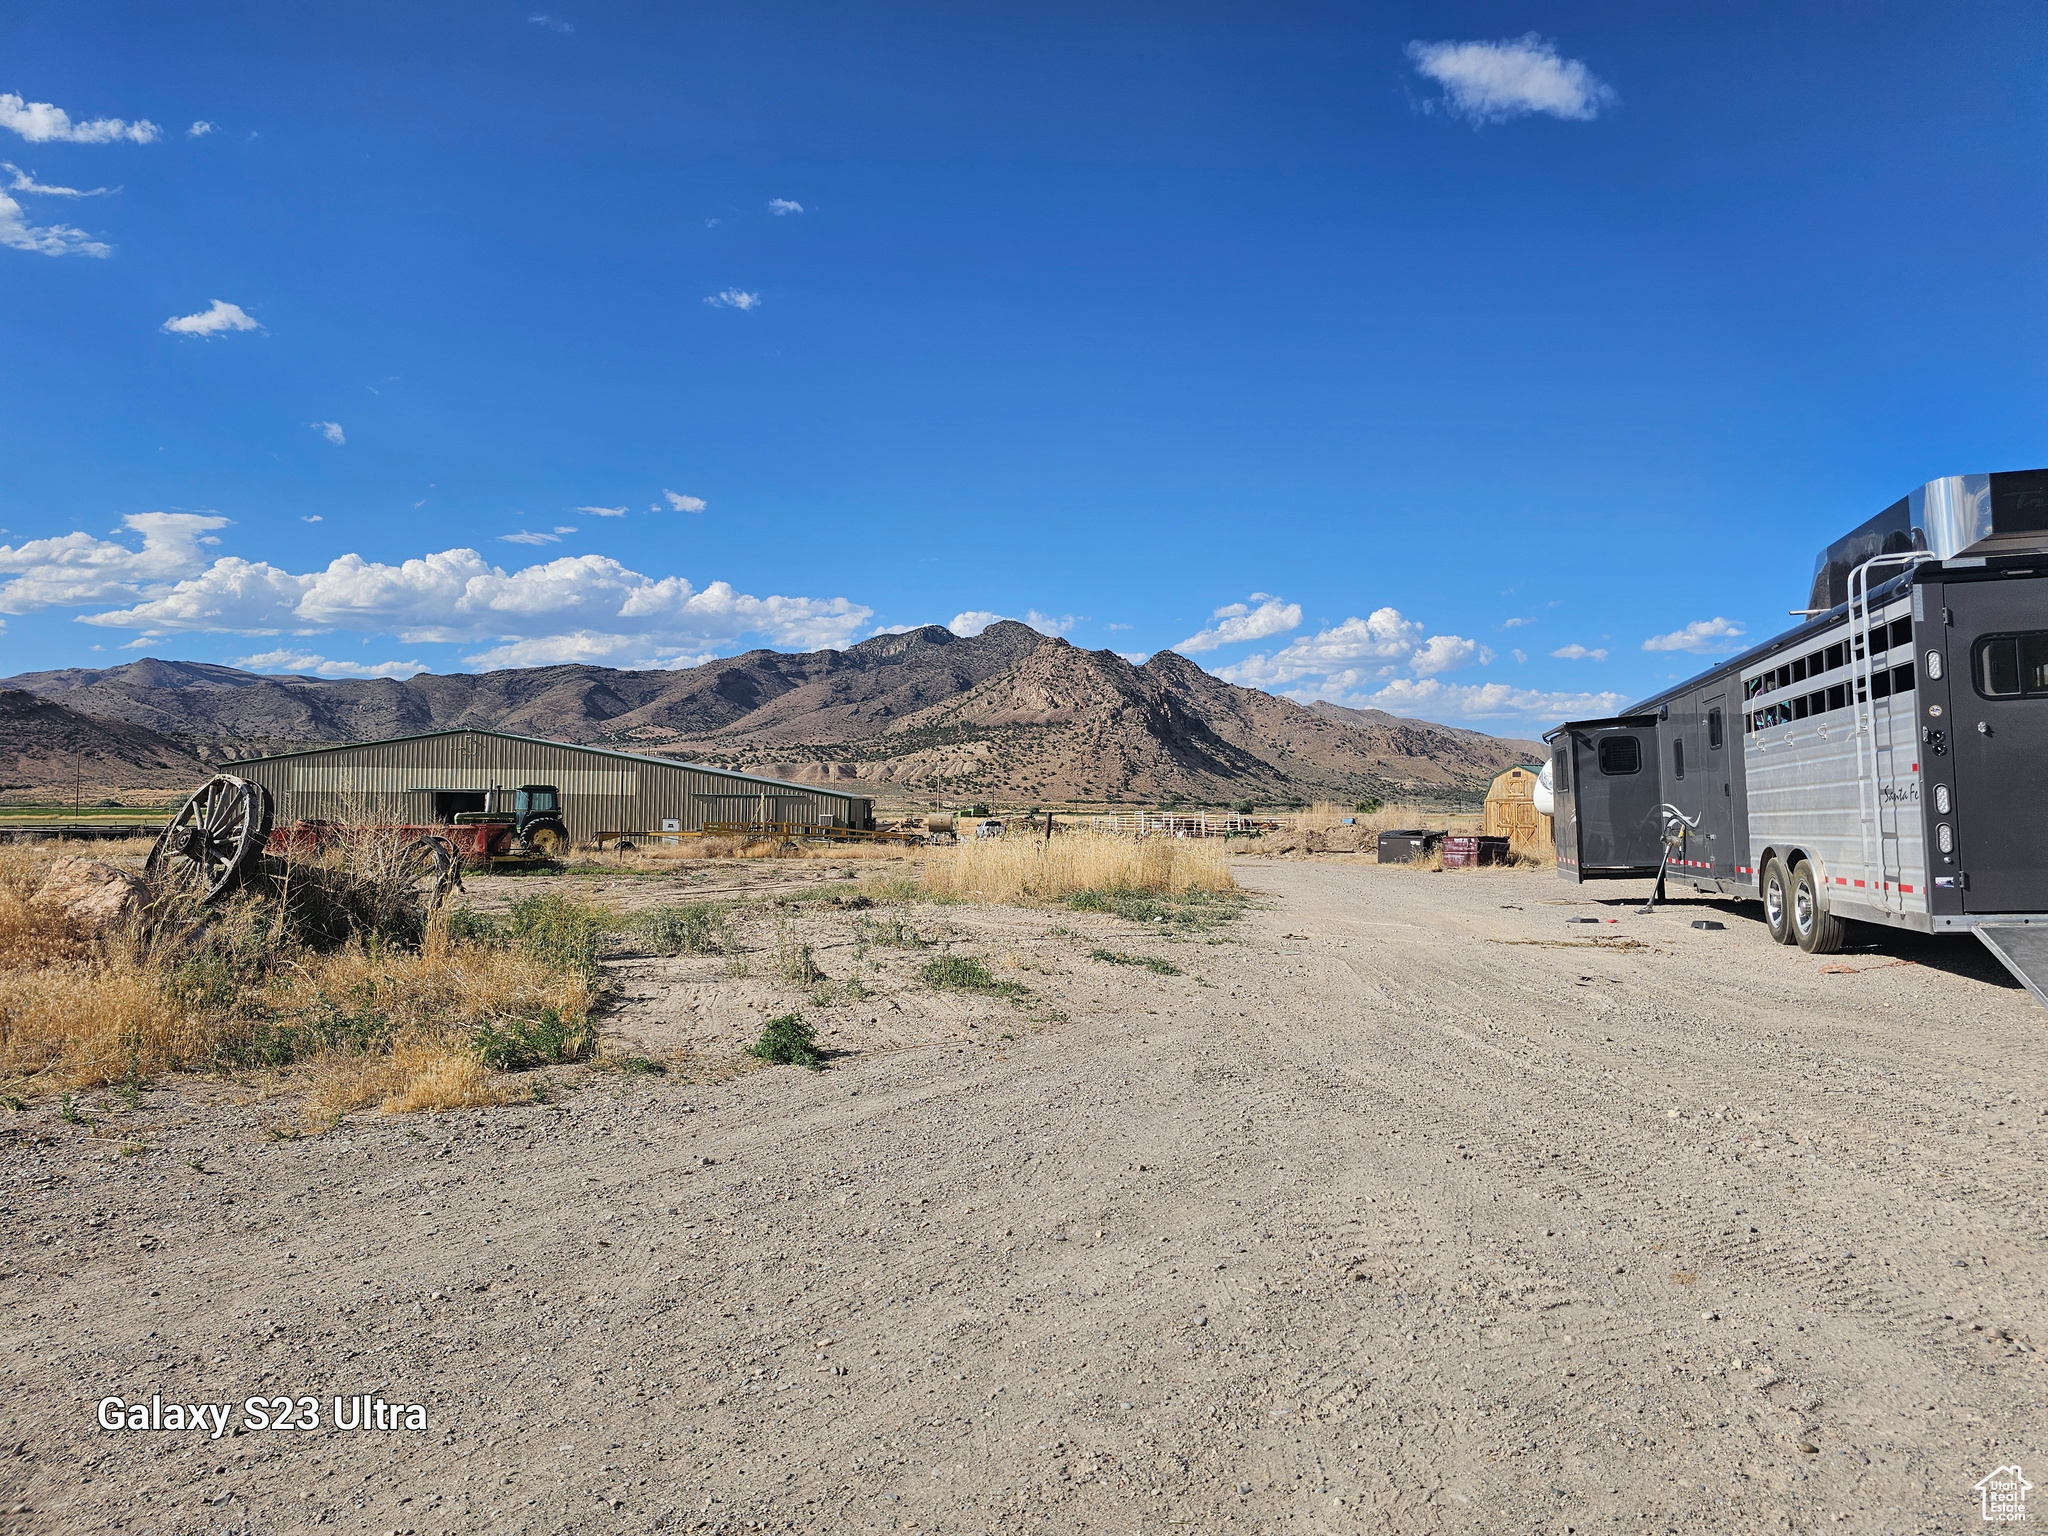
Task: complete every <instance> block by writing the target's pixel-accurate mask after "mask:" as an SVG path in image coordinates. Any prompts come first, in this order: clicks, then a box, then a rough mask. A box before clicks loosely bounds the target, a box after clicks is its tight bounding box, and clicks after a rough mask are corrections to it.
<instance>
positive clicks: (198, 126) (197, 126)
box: [185, 117, 220, 139]
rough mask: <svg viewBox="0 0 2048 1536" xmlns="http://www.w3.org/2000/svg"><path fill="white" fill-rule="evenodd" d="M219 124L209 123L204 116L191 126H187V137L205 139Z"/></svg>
mask: <svg viewBox="0 0 2048 1536" xmlns="http://www.w3.org/2000/svg"><path fill="white" fill-rule="evenodd" d="M219 126H220V124H218V123H209V122H208V121H206V119H205V118H203V117H202V118H201V119H200V120H199V121H198V122H196V123H194V124H193V125H192V126H191V127H190V128H187V129H186V130H185V137H187V138H188V139H203V138H205V137H206V136H207V135H208V134H209V133H211V132H213V130H214V129H216V128H218V127H219Z"/></svg>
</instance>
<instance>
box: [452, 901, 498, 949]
mask: <svg viewBox="0 0 2048 1536" xmlns="http://www.w3.org/2000/svg"><path fill="white" fill-rule="evenodd" d="M443 921H444V922H446V923H447V925H448V937H449V938H451V939H453V940H454V941H455V942H456V943H458V944H481V945H484V946H486V947H487V948H491V949H495V948H497V947H498V946H499V945H501V944H503V943H504V942H505V925H504V924H503V923H500V922H497V921H496V920H494V919H492V918H488V917H486V916H484V914H483V913H481V912H479V911H477V910H476V909H475V908H474V907H469V906H461V907H453V908H450V909H449V911H448V914H447V916H446V917H445V918H444V919H443Z"/></svg>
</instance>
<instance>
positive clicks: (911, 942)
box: [853, 913, 932, 949]
mask: <svg viewBox="0 0 2048 1536" xmlns="http://www.w3.org/2000/svg"><path fill="white" fill-rule="evenodd" d="M853 938H854V942H855V943H856V944H857V945H859V946H861V947H862V948H866V947H867V946H869V945H878V946H880V947H881V948H883V949H930V948H931V947H932V941H931V940H930V939H928V938H926V937H925V936H924V935H923V934H921V933H919V932H918V931H917V930H916V929H915V928H913V927H912V926H911V925H910V924H909V923H906V922H905V921H904V920H903V917H902V914H901V913H891V914H890V915H889V917H888V918H887V919H886V920H878V919H876V918H871V917H865V916H864V917H859V918H856V919H855V920H854V924H853Z"/></svg>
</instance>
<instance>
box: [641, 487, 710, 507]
mask: <svg viewBox="0 0 2048 1536" xmlns="http://www.w3.org/2000/svg"><path fill="white" fill-rule="evenodd" d="M661 497H662V500H664V501H666V502H667V503H668V504H669V508H670V510H671V511H675V512H702V511H703V510H704V508H705V507H706V505H708V503H706V501H705V500H704V498H703V497H701V496H683V495H679V494H678V493H677V492H675V491H669V490H664V491H663V492H662V493H661ZM654 510H655V511H657V512H659V511H660V510H661V508H659V507H656V508H655V509H654Z"/></svg>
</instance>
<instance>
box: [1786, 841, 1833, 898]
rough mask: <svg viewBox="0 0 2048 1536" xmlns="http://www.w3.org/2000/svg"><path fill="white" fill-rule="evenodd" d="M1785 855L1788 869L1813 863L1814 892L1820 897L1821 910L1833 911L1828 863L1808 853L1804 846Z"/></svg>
mask: <svg viewBox="0 0 2048 1536" xmlns="http://www.w3.org/2000/svg"><path fill="white" fill-rule="evenodd" d="M1783 857H1784V860H1785V868H1786V869H1788V870H1790V869H1796V868H1798V867H1799V866H1800V865H1801V864H1811V865H1812V866H1813V893H1814V895H1816V896H1818V897H1819V898H1820V909H1821V911H1822V912H1823V913H1826V912H1832V911H1833V910H1834V905H1835V902H1834V895H1833V891H1832V887H1831V885H1830V883H1829V880H1828V867H1827V865H1826V864H1825V863H1824V862H1823V861H1822V860H1820V859H1818V858H1815V857H1814V856H1813V855H1812V854H1810V853H1808V852H1807V851H1806V850H1805V849H1804V848H1794V849H1793V850H1791V851H1790V852H1789V853H1787V854H1785V855H1784V856H1783Z"/></svg>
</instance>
